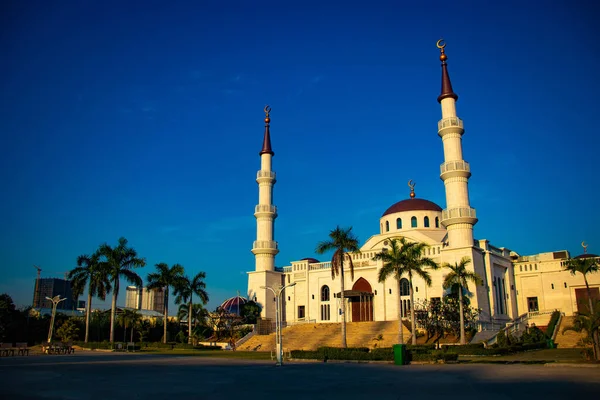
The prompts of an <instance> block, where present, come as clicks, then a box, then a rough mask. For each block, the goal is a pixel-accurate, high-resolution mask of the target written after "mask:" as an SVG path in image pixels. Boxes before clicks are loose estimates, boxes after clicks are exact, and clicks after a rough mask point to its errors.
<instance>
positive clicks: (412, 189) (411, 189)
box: [408, 179, 415, 199]
mask: <svg viewBox="0 0 600 400" xmlns="http://www.w3.org/2000/svg"><path fill="white" fill-rule="evenodd" d="M408 187H409V188H410V198H411V199H412V198H414V197H415V183H414V182H413V180H412V179H410V180H409V181H408Z"/></svg>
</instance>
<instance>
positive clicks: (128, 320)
mask: <svg viewBox="0 0 600 400" xmlns="http://www.w3.org/2000/svg"><path fill="white" fill-rule="evenodd" d="M141 318H142V316H141V315H140V314H139V313H138V312H137V310H127V309H124V310H122V311H121V313H120V314H119V315H118V317H117V319H118V321H119V325H121V326H122V327H124V328H125V330H124V331H123V342H126V341H127V328H129V327H131V340H130V342H133V328H134V327H135V325H136V324H137V323H138V321H139V320H140V319H141Z"/></svg>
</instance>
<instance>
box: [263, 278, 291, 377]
mask: <svg viewBox="0 0 600 400" xmlns="http://www.w3.org/2000/svg"><path fill="white" fill-rule="evenodd" d="M295 285H296V282H294V283H291V284H289V285H285V286H276V287H270V286H261V287H260V288H261V289H269V290H270V291H271V292H273V295H274V296H275V348H276V351H277V364H275V365H277V366H281V365H283V335H282V334H281V330H282V328H283V324H282V320H283V318H282V316H283V315H282V312H281V294H282V293H283V291H284V290H285V289H286V288H288V287H292V286H295Z"/></svg>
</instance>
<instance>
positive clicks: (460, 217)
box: [437, 40, 477, 248]
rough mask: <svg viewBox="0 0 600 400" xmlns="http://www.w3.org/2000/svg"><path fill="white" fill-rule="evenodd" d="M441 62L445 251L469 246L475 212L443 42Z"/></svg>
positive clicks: (441, 168)
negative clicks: (471, 204) (446, 246)
mask: <svg viewBox="0 0 600 400" xmlns="http://www.w3.org/2000/svg"><path fill="white" fill-rule="evenodd" d="M437 47H438V48H439V49H440V52H441V54H440V61H441V62H442V93H441V94H440V95H439V97H438V99H437V100H438V102H439V103H440V104H441V106H442V119H441V120H440V121H439V122H438V135H440V137H441V138H442V143H443V144H444V163H443V164H442V165H441V166H440V172H441V174H440V178H441V179H442V180H443V181H444V186H445V187H446V209H445V210H444V211H443V212H442V224H443V225H444V226H445V227H446V228H447V229H448V244H447V245H448V247H450V248H461V247H472V246H473V225H475V224H476V223H477V218H476V215H475V209H473V208H471V206H470V204H469V189H468V181H469V177H470V176H471V168H470V167H469V163H467V162H466V161H465V160H463V154H462V135H463V133H464V129H463V122H462V120H461V119H460V118H458V117H457V116H456V101H457V100H458V96H457V95H456V93H454V91H453V90H452V84H451V83H450V76H449V75H448V66H447V64H446V60H447V59H448V56H446V54H445V52H444V48H445V47H446V44H445V43H444V41H443V40H439V41H438V42H437Z"/></svg>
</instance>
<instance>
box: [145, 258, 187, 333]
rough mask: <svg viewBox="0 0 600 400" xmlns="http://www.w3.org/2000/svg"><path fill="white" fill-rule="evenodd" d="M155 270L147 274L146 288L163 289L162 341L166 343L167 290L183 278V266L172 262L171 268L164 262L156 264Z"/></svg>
mask: <svg viewBox="0 0 600 400" xmlns="http://www.w3.org/2000/svg"><path fill="white" fill-rule="evenodd" d="M156 271H157V272H151V273H150V274H148V285H147V288H148V290H153V289H163V290H164V291H165V292H164V296H165V316H164V321H163V329H164V334H163V343H167V325H168V323H167V321H168V317H169V291H170V289H171V287H174V286H175V285H177V284H178V283H179V282H180V281H181V279H182V278H183V273H184V270H183V267H182V266H181V265H179V264H174V265H173V266H172V267H171V268H169V266H168V265H167V264H166V263H158V264H156Z"/></svg>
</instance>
